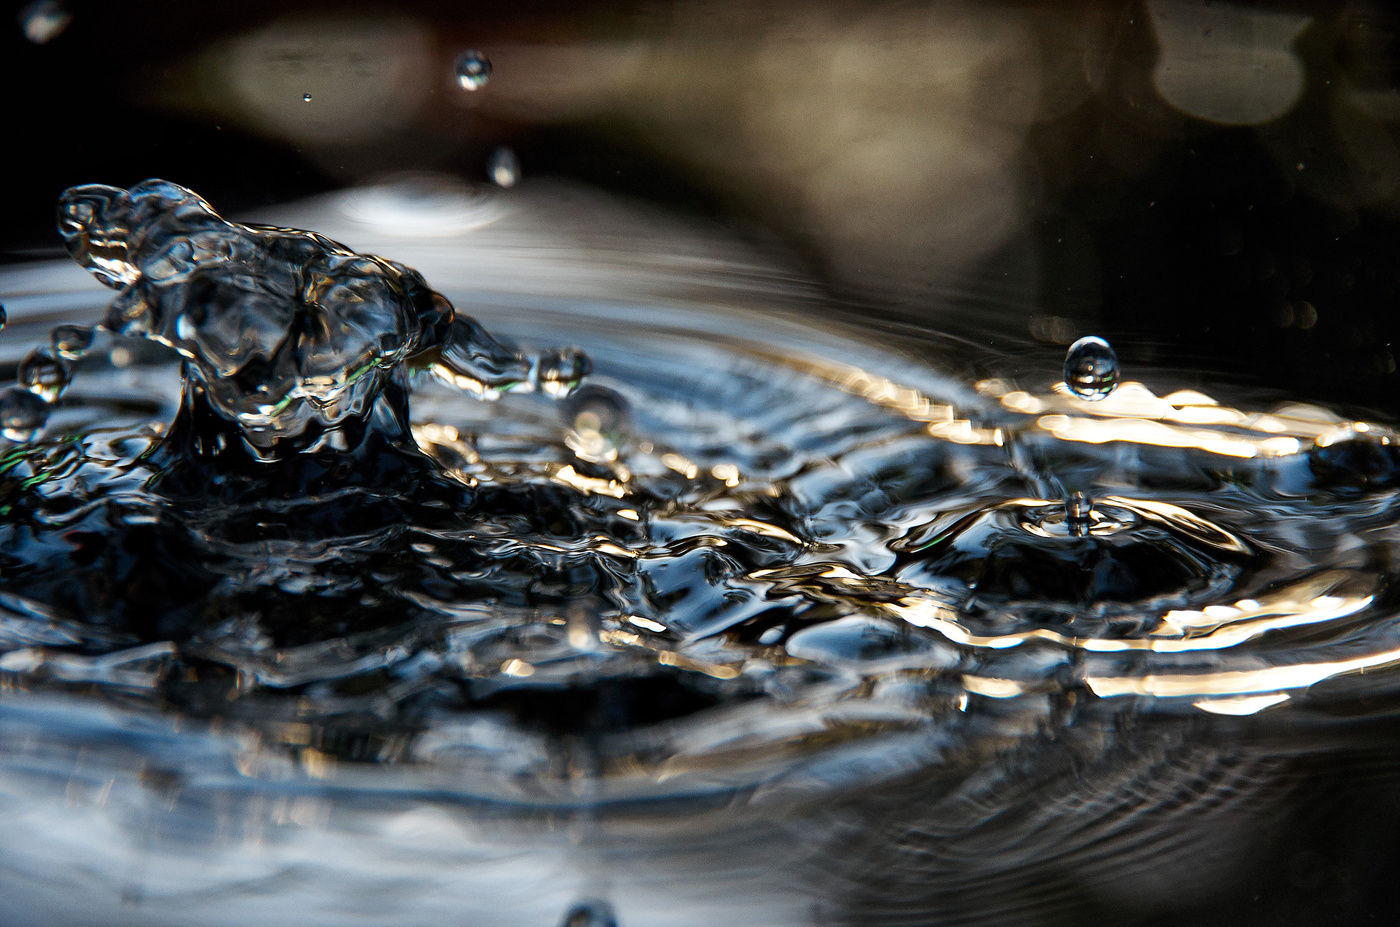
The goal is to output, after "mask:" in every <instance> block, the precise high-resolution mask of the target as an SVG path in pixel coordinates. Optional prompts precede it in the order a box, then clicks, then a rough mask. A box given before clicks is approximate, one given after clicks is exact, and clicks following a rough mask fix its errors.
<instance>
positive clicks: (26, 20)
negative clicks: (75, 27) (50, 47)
mask: <svg viewBox="0 0 1400 927" xmlns="http://www.w3.org/2000/svg"><path fill="white" fill-rule="evenodd" d="M72 21H73V14H72V13H70V12H68V11H67V10H66V9H64V7H63V4H61V3H59V2H58V0H37V2H35V3H31V4H29V5H28V6H26V7H25V8H24V9H22V10H21V11H20V14H19V25H20V28H21V29H23V30H24V37H25V38H26V39H28V40H29V41H31V42H33V43H34V44H35V45H45V44H47V43H49V42H52V41H53V40H54V39H56V38H58V37H59V36H60V35H62V34H63V30H64V29H67V28H68V24H69V23H71V22H72Z"/></svg>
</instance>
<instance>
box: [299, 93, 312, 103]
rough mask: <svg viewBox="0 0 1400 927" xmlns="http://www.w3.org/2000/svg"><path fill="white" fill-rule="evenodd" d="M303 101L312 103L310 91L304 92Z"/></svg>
mask: <svg viewBox="0 0 1400 927" xmlns="http://www.w3.org/2000/svg"><path fill="white" fill-rule="evenodd" d="M301 102H303V103H310V102H311V94H309V93H303V94H302V95H301Z"/></svg>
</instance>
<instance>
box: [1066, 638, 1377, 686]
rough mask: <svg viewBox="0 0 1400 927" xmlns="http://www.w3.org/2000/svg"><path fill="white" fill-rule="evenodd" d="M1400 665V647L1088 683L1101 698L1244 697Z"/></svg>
mask: <svg viewBox="0 0 1400 927" xmlns="http://www.w3.org/2000/svg"><path fill="white" fill-rule="evenodd" d="M1395 664H1400V648H1397V649H1395V650H1384V651H1381V652H1380V653H1371V654H1366V655H1365V656H1361V657H1354V658H1352V659H1350V660H1333V661H1329V662H1323V663H1295V664H1292V665H1288V666H1271V667H1268V668H1267V669H1254V670H1224V671H1221V672H1215V673H1147V674H1145V675H1142V676H1136V677H1133V676H1090V677H1088V678H1086V679H1085V680H1084V681H1085V683H1086V684H1087V685H1088V686H1089V689H1090V690H1091V691H1092V692H1093V693H1094V694H1095V695H1097V696H1099V697H1100V698H1114V697H1116V696H1122V695H1150V696H1156V697H1159V698H1183V697H1189V696H1193V695H1244V694H1247V693H1251V692H1279V691H1282V690H1284V689H1306V688H1307V687H1308V686H1312V685H1316V684H1317V683H1319V682H1322V681H1323V680H1324V679H1331V678H1332V677H1334V676H1342V675H1345V674H1347V673H1357V672H1362V671H1364V670H1368V669H1378V668H1380V667H1384V666H1393V665H1395Z"/></svg>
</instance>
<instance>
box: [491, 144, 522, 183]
mask: <svg viewBox="0 0 1400 927" xmlns="http://www.w3.org/2000/svg"><path fill="white" fill-rule="evenodd" d="M486 176H488V177H490V178H491V182H492V183H494V184H495V185H496V186H498V187H513V186H515V185H516V184H517V183H519V182H520V159H519V158H517V157H516V156H515V152H513V151H511V150H510V149H509V148H507V147H505V146H504V145H503V146H501V147H500V148H497V149H496V150H495V151H493V152H491V157H490V159H489V160H487V162H486Z"/></svg>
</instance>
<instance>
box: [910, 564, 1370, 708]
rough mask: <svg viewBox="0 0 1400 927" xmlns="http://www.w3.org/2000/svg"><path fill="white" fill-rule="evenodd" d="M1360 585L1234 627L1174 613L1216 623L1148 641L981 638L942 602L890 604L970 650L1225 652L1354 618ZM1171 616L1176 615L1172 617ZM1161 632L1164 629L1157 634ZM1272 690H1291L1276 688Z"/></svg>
mask: <svg viewBox="0 0 1400 927" xmlns="http://www.w3.org/2000/svg"><path fill="white" fill-rule="evenodd" d="M1353 582H1355V579H1354V578H1353V577H1350V576H1348V577H1346V579H1344V580H1338V584H1337V586H1334V587H1331V588H1332V589H1333V590H1334V592H1333V594H1331V595H1321V596H1318V595H1314V594H1311V593H1312V590H1313V589H1315V588H1316V586H1314V585H1312V584H1311V583H1305V584H1303V589H1301V590H1297V589H1294V590H1285V591H1283V592H1280V593H1278V594H1277V595H1276V596H1272V597H1270V598H1268V599H1267V600H1265V601H1263V602H1261V603H1260V605H1259V607H1258V609H1256V610H1255V612H1254V613H1253V614H1252V615H1247V616H1244V620H1239V621H1235V622H1232V623H1229V624H1223V623H1221V621H1220V619H1219V618H1206V616H1205V613H1204V612H1200V613H1193V612H1169V613H1168V616H1167V617H1164V618H1163V619H1162V621H1163V626H1166V627H1169V626H1170V625H1169V624H1168V622H1169V621H1172V620H1178V621H1187V620H1189V617H1190V616H1192V615H1196V614H1199V615H1201V616H1202V618H1203V619H1205V620H1208V621H1211V622H1214V624H1215V626H1214V627H1209V628H1208V629H1206V630H1205V631H1204V633H1198V632H1200V631H1201V628H1200V627H1192V626H1189V625H1187V626H1184V627H1183V628H1182V630H1181V635H1182V636H1179V637H1170V638H1168V637H1160V636H1154V637H1148V638H1091V637H1090V638H1086V637H1076V636H1074V635H1070V634H1065V633H1063V632H1060V631H1055V630H1052V629H1050V628H1033V629H1031V630H1028V631H1020V632H1016V633H1012V634H998V635H978V634H973V633H971V632H970V631H968V630H967V629H966V628H965V627H963V625H962V624H961V623H960V622H959V621H958V617H957V612H956V611H954V610H953V609H951V608H949V607H948V606H947V605H944V604H942V603H939V602H935V601H933V600H931V599H928V598H923V597H918V596H908V597H906V598H904V599H903V600H901V601H900V602H898V603H895V604H892V605H889V606H886V607H887V608H889V610H890V611H892V612H894V613H895V614H896V615H898V616H899V617H900V618H902V619H903V620H905V621H907V622H909V623H910V624H913V625H917V626H919V627H922V628H929V629H931V630H934V631H937V632H938V633H940V634H942V635H943V636H944V637H946V638H948V639H949V640H950V641H952V642H953V643H955V644H962V645H964V646H967V647H979V648H980V647H985V648H988V649H992V650H1005V649H1008V648H1011V647H1019V646H1021V645H1022V644H1026V643H1029V642H1031V641H1045V642H1049V643H1053V644H1057V645H1059V646H1061V647H1065V648H1068V649H1072V650H1082V651H1088V652H1091V653H1125V652H1129V651H1149V652H1153V653H1189V652H1193V651H1209V650H1224V649H1226V648H1229V647H1234V646H1237V645H1239V644H1241V643H1244V642H1245V641H1248V640H1252V639H1254V638H1257V637H1260V636H1261V635H1263V634H1266V633H1268V632H1269V631H1276V630H1281V629H1284V628H1292V627H1299V626H1302V625H1310V624H1320V623H1325V622H1329V621H1335V620H1337V619H1340V618H1345V617H1348V616H1350V615H1354V614H1356V613H1357V612H1359V611H1361V610H1362V609H1364V608H1366V607H1367V606H1369V605H1370V604H1371V603H1372V602H1373V601H1374V599H1375V596H1374V594H1368V595H1356V594H1354V593H1350V594H1347V593H1344V592H1343V591H1342V588H1341V587H1342V585H1343V584H1350V583H1353ZM1172 616H1177V617H1175V618H1173V617H1172ZM1159 633H1162V631H1161V628H1160V627H1159V628H1158V629H1157V630H1155V631H1154V632H1153V634H1154V635H1157V634H1159ZM1273 688H1286V687H1281V686H1275V687H1273Z"/></svg>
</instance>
